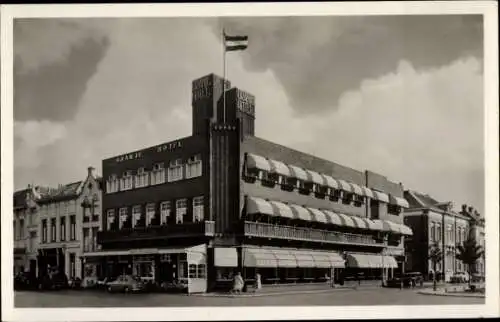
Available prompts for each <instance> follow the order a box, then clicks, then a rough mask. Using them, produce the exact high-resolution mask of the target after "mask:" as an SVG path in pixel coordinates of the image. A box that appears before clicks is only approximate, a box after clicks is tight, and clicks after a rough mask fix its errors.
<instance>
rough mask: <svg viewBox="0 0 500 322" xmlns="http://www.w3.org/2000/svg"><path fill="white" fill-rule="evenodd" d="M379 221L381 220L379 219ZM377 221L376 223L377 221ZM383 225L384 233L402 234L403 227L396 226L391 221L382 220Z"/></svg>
mask: <svg viewBox="0 0 500 322" xmlns="http://www.w3.org/2000/svg"><path fill="white" fill-rule="evenodd" d="M377 220H379V219H377ZM377 220H375V221H377ZM380 221H381V223H382V228H383V230H384V231H390V232H393V233H398V234H399V233H401V227H400V226H401V225H400V224H396V223H395V222H392V221H389V220H380Z"/></svg>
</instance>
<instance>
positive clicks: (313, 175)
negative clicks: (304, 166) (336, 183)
mask: <svg viewBox="0 0 500 322" xmlns="http://www.w3.org/2000/svg"><path fill="white" fill-rule="evenodd" d="M306 173H307V179H308V181H309V182H312V183H315V184H318V185H321V186H325V185H326V181H325V179H324V178H323V177H322V176H321V175H320V174H319V173H317V172H316V171H312V170H306Z"/></svg>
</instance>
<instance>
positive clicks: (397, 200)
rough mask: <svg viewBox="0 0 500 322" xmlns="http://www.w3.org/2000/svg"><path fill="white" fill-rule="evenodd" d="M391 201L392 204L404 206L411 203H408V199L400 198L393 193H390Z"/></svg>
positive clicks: (407, 206) (406, 206)
mask: <svg viewBox="0 0 500 322" xmlns="http://www.w3.org/2000/svg"><path fill="white" fill-rule="evenodd" d="M389 202H390V203H391V204H395V205H398V206H400V207H402V208H409V207H410V205H409V204H408V201H406V199H404V198H400V197H396V196H393V195H389Z"/></svg>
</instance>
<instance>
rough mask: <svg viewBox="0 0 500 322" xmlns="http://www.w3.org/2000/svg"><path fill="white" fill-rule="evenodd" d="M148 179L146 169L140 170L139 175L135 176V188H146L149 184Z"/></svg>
mask: <svg viewBox="0 0 500 322" xmlns="http://www.w3.org/2000/svg"><path fill="white" fill-rule="evenodd" d="M148 179H149V174H148V173H147V172H146V171H144V168H140V169H139V170H137V175H136V176H135V187H136V188H141V187H146V186H147V185H148V184H149V182H148Z"/></svg>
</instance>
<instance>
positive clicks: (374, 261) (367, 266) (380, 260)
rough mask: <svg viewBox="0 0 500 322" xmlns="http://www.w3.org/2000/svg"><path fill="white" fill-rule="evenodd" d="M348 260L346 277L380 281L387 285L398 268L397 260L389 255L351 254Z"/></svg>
mask: <svg viewBox="0 0 500 322" xmlns="http://www.w3.org/2000/svg"><path fill="white" fill-rule="evenodd" d="M346 258H347V261H346V270H345V276H346V277H348V278H352V279H367V280H376V279H379V280H381V281H382V283H384V284H385V282H386V281H387V279H388V278H392V277H394V269H397V268H398V262H397V261H396V259H395V258H394V257H393V256H388V255H381V254H362V253H349V254H347V255H346Z"/></svg>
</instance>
